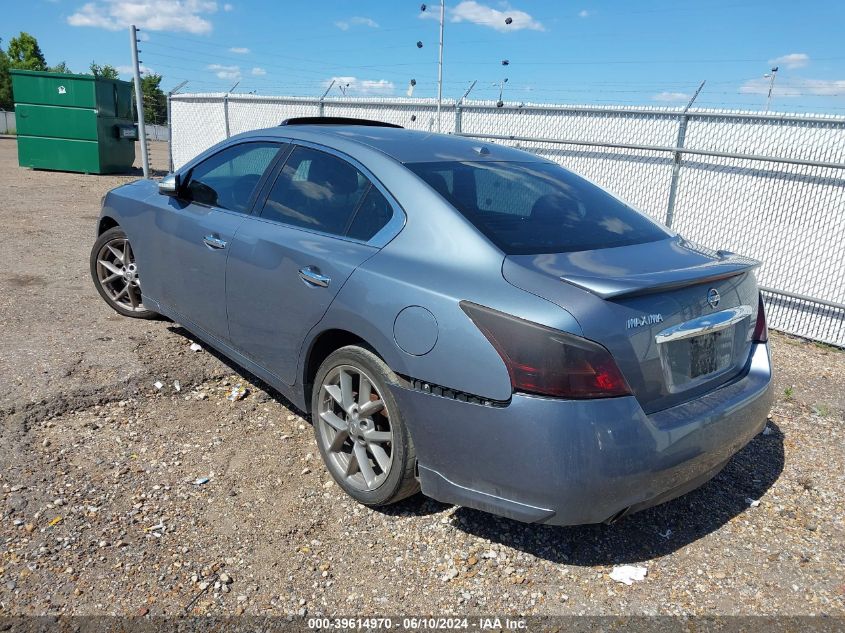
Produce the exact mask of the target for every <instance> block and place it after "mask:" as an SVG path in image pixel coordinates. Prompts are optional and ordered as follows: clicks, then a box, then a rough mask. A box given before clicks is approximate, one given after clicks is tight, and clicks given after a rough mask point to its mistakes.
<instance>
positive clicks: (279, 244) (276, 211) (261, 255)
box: [226, 145, 404, 384]
mask: <svg viewBox="0 0 845 633" xmlns="http://www.w3.org/2000/svg"><path fill="white" fill-rule="evenodd" d="M373 180H374V179H372V178H370V177H368V176H367V175H365V174H364V171H363V167H361V166H360V165H359V166H355V165H353V164H352V163H351V162H350V161H349V160H348V159H346V158H345V157H342V156H341V155H338V154H335V153H333V152H331V151H330V150H325V151H324V150H323V149H317V148H315V147H310V146H304V145H296V146H294V149H293V151H292V152H291V153H290V155H289V156H288V157H287V159H286V161H285V162H284V164H283V165H282V164H280V165H279V166H278V167H277V169H276V174H275V178H271V179H269V180H268V182H267V184H266V187H265V191H266V195H264V196H262V200H261V201H260V202H259V204H257V205H256V209H255V213H254V214H253V215H252V216H251V217H249V218H247V219H246V220H245V221H244V223H243V224H242V225H241V227H240V228H239V229H238V232H237V234H236V235H235V239H234V240H233V241H232V246H231V249H230V253H229V262H228V265H227V269H226V287H227V293H226V304H227V306H228V313H229V331H230V333H231V340H232V344H233V345H234V347H235V348H236V349H237V350H238V351H240V352H241V353H242V354H244V355H245V356H247V357H248V358H250V359H252V360H253V361H254V362H256V363H257V364H259V365H260V366H262V367H263V368H264V369H266V370H267V371H269V372H271V373H272V374H274V375H275V376H277V377H278V378H279V379H280V380H282V381H283V382H284V383H286V384H293V383H294V382H295V373H296V366H297V361H298V356H299V350H300V347H301V345H302V341H303V340H304V338H305V336H306V334H307V333H308V331H309V330H310V329H311V328H312V327H313V326H314V325H315V324H316V323H317V322H318V321H319V320H320V319H321V318H322V317H323V315H324V314H325V312H326V310H327V309H328V307H329V304H330V303H331V302H332V299H334V297H335V295H336V294H337V292H338V290H340V288H341V286H343V284H344V282H345V281H346V279H347V278H348V277H349V275H350V274H351V273H352V271H354V270H355V268H356V267H357V266H359V265H360V264H361V263H362V262H364V261H365V260H367V259H368V258H369V257H371V256H372V255H374V254H375V253H376V252H377V251H378V249H379V248H380V246H383V245H384V244H385V243H386V241H385V240H388V239H389V238H391V237H392V236H394V235H395V234H396V232H398V230H399V229H400V228H401V226H402V225H403V223H404V214H403V213H402V211H401V210H400V209H399V208H398V206H396V205H395V203H393V202H389V201H388V195H387V192H386V191H385V190H384V189H382V188H381V186H380V185H378V186H377V185H375V184H373Z"/></svg>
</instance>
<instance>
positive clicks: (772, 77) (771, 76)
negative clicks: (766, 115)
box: [763, 66, 778, 112]
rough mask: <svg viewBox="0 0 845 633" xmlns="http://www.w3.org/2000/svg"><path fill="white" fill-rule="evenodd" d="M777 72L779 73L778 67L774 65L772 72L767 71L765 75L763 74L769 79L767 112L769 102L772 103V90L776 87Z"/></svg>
mask: <svg viewBox="0 0 845 633" xmlns="http://www.w3.org/2000/svg"><path fill="white" fill-rule="evenodd" d="M777 74H778V67H777V66H773V67H772V72H770V73H766V74H765V75H763V77H764V78H765V79H768V80H769V94H768V95H767V96H766V112H768V111H769V104H771V102H772V90H773V89H774V87H775V77H777Z"/></svg>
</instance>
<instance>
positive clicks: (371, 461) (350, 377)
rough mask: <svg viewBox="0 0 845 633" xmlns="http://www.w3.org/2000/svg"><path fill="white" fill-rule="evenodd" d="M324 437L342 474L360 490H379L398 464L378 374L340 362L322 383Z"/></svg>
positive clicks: (330, 462)
mask: <svg viewBox="0 0 845 633" xmlns="http://www.w3.org/2000/svg"><path fill="white" fill-rule="evenodd" d="M318 414H319V418H318V420H317V423H318V425H319V428H318V439H319V441H320V442H321V444H322V445H323V448H324V449H325V455H326V456H327V457H328V459H327V462H328V465H329V466H330V468H331V469H332V470H333V472H334V474H335V475H336V477H337V478H338V479H341V480H344V481H346V482H347V483H348V484H349V485H350V486H352V487H353V488H356V489H358V490H375V489H376V488H378V487H379V486H380V485H381V484H382V483H384V481H385V479H387V476H388V474H389V473H390V469H391V467H392V465H393V444H394V442H393V429H392V428H391V425H390V412H389V411H388V409H387V405H386V403H385V401H384V400H383V399H382V397H381V394H380V393H379V392H378V389H377V387H376V385H375V383H374V382H373V380H372V378H370V376H368V375H367V374H366V373H364V372H363V371H362V370H361V369H359V368H357V367H353V366H351V365H340V366H338V367H335V368H333V369H332V370H331V371H330V372H329V373H328V374H326V377H325V379H324V380H323V384H322V385H321V386H320V398H319V406H318Z"/></svg>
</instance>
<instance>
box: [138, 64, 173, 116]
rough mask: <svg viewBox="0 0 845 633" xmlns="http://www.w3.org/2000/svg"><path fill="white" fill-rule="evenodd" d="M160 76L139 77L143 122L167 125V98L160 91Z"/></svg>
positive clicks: (147, 75)
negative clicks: (142, 98)
mask: <svg viewBox="0 0 845 633" xmlns="http://www.w3.org/2000/svg"><path fill="white" fill-rule="evenodd" d="M160 86H161V75H155V74H146V75H144V76H143V77H141V94H142V95H143V96H144V121H146V122H147V123H158V124H162V123H167V97H166V96H165V95H164V91H162V89H161V87H160Z"/></svg>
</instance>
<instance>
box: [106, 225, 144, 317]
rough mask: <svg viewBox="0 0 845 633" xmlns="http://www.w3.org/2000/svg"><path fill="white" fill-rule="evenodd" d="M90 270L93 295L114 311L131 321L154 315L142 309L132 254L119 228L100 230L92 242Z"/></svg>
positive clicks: (138, 279) (138, 281)
mask: <svg viewBox="0 0 845 633" xmlns="http://www.w3.org/2000/svg"><path fill="white" fill-rule="evenodd" d="M90 267H91V278H92V279H93V280H94V286H95V287H96V288H97V292H99V293H100V296H101V297H102V298H103V300H104V301H105V302H106V303H107V304H109V306H110V307H111V308H112V309H113V310H114V311H115V312H117V313H119V314H122V315H123V316H128V317H133V318H135V319H153V318H155V317H157V316H158V315H157V314H156V313H155V312H153V311H152V310H147V309H146V308H145V307H144V304H143V300H142V298H141V279H140V276H139V274H138V264H137V263H136V262H135V253H134V252H133V250H132V246H131V244H130V243H129V239H128V238H127V237H126V233H125V232H124V231H123V229H121V228H120V227H119V226H115V227H112V228H110V229H109V230H107V231H103V232H102V233H101V234H100V237H98V238H97V241H96V242H94V246H93V247H92V248H91V258H90Z"/></svg>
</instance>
